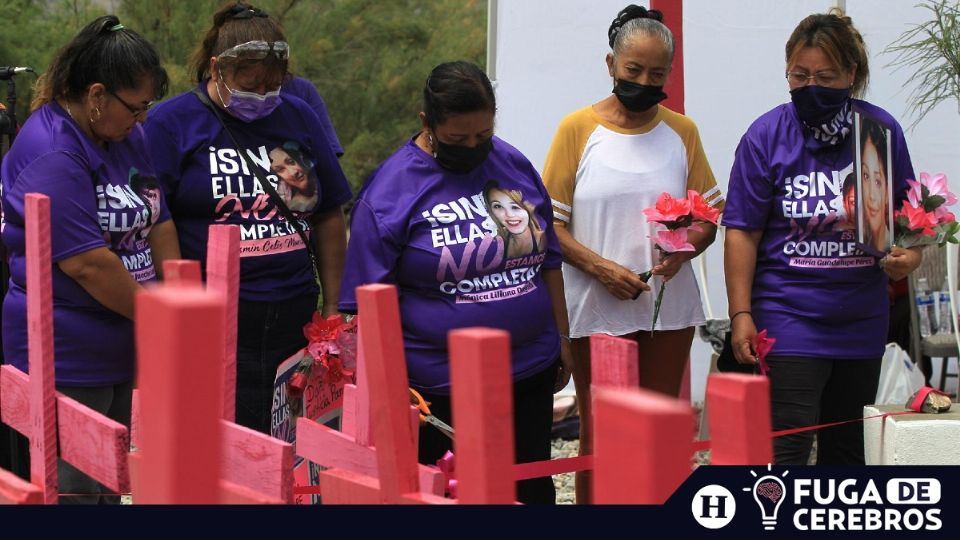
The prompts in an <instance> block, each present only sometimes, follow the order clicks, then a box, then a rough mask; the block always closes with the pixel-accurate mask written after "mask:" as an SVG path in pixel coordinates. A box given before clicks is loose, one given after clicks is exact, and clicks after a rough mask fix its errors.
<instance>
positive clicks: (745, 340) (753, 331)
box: [730, 313, 759, 365]
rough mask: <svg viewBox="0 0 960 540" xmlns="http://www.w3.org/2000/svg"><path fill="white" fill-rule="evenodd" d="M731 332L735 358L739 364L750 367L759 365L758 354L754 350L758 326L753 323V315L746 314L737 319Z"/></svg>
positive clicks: (734, 320)
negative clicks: (754, 339)
mask: <svg viewBox="0 0 960 540" xmlns="http://www.w3.org/2000/svg"><path fill="white" fill-rule="evenodd" d="M730 332H731V335H730V343H731V345H733V357H734V358H736V359H737V362H739V363H741V364H749V365H754V364H757V363H759V360H758V359H757V353H756V351H754V350H753V338H754V337H756V335H757V326H756V324H755V323H754V322H753V315H751V314H749V313H744V314H743V315H740V316H738V317H735V318H734V319H733V326H732V328H731V329H730Z"/></svg>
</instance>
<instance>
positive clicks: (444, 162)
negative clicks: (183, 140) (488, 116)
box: [435, 137, 493, 173]
mask: <svg viewBox="0 0 960 540" xmlns="http://www.w3.org/2000/svg"><path fill="white" fill-rule="evenodd" d="M436 143H437V149H436V153H435V156H436V158H437V162H438V163H439V164H440V166H441V167H443V168H444V169H447V170H448V171H453V172H455V173H468V172H470V171H472V170H474V169H476V168H477V167H479V166H480V165H481V164H482V163H483V162H484V161H486V159H487V156H488V155H490V151H491V150H493V137H491V138H489V139H487V140H485V141H483V142H482V143H480V144H478V145H477V146H475V147H473V148H469V147H466V146H460V145H456V144H446V143H443V142H440V140H439V139H437V141H436Z"/></svg>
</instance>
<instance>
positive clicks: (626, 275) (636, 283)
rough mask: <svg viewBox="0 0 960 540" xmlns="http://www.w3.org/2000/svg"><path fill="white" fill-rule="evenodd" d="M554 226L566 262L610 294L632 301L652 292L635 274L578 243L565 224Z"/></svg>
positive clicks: (559, 223)
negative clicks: (594, 279)
mask: <svg viewBox="0 0 960 540" xmlns="http://www.w3.org/2000/svg"><path fill="white" fill-rule="evenodd" d="M553 224H554V230H556V231H557V238H559V239H560V248H561V249H562V250H563V260H564V262H566V263H567V264H570V265H572V266H573V267H574V268H577V269H579V270H581V271H583V272H585V273H587V274H589V275H591V276H593V277H594V278H596V279H597V280H598V281H600V283H602V284H603V286H604V287H606V288H607V291H609V292H610V294H612V295H613V296H615V297H617V298H619V299H620V300H632V299H633V298H635V297H636V296H637V294H639V293H640V292H641V291H649V290H650V286H649V285H647V284H646V283H644V282H643V280H642V279H640V278H639V277H638V276H637V274H635V273H634V272H631V271H630V270H629V269H627V268H625V267H623V266H622V265H620V264H618V263H616V262H614V261H611V260H608V259H604V258H603V257H601V256H600V255H598V254H596V253H594V252H593V251H591V250H590V249H589V248H587V247H586V246H584V245H583V244H581V243H580V242H577V241H576V240H575V239H574V238H573V235H572V234H570V231H568V230H567V227H566V224H565V223H563V222H562V221H554V222H553Z"/></svg>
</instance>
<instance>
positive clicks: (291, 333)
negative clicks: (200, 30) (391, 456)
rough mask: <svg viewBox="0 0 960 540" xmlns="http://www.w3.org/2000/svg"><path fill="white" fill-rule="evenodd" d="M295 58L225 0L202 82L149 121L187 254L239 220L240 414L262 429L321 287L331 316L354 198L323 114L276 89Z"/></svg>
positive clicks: (246, 11) (245, 10)
mask: <svg viewBox="0 0 960 540" xmlns="http://www.w3.org/2000/svg"><path fill="white" fill-rule="evenodd" d="M289 59H290V48H289V46H288V44H287V42H286V37H285V35H284V33H283V29H282V28H281V26H280V23H279V22H278V21H277V20H276V19H274V18H273V17H270V16H268V15H267V14H266V13H265V12H263V11H262V10H260V9H258V8H256V7H254V6H251V5H249V4H246V3H243V2H237V3H231V4H229V5H226V6H224V7H223V8H221V9H220V10H219V11H218V12H217V13H215V14H214V16H213V25H212V26H211V27H210V28H209V29H208V30H207V33H206V36H205V37H204V39H203V42H202V43H201V44H200V47H198V49H197V51H196V53H195V54H194V58H193V67H194V69H195V73H196V78H197V86H196V87H195V88H194V89H193V90H192V91H188V92H184V93H183V94H180V95H178V96H175V97H173V98H171V99H169V100H167V101H165V102H164V103H162V104H160V105H159V106H157V109H156V111H154V112H153V113H152V114H151V115H150V121H149V122H147V125H146V130H147V134H148V135H149V136H150V140H151V148H150V152H151V153H152V156H153V160H154V163H156V164H157V173H158V178H159V179H160V182H161V185H162V186H163V189H164V193H165V195H166V197H167V200H168V201H169V203H170V211H171V213H172V214H173V219H174V221H176V223H177V234H178V236H179V240H180V249H181V250H182V251H183V255H184V257H186V258H189V259H196V260H200V261H201V262H205V261H206V253H207V238H208V231H209V228H210V225H211V224H225V225H237V226H239V227H240V303H239V308H238V314H237V326H238V327H237V392H236V411H237V413H236V420H237V423H238V424H240V425H243V426H246V427H249V428H251V429H255V430H257V431H260V432H263V433H269V432H270V429H271V415H270V412H271V407H272V404H273V394H274V379H275V377H276V370H277V366H278V365H279V364H280V363H281V362H283V361H284V360H285V359H287V358H288V357H289V356H291V355H292V354H294V353H296V352H297V351H298V350H299V349H301V348H302V347H304V346H305V345H306V344H307V340H306V338H305V337H304V334H303V327H304V325H305V324H307V323H308V322H310V319H311V317H312V316H313V314H314V313H315V312H316V311H317V309H318V307H317V300H318V293H319V294H321V295H322V300H323V305H322V307H321V308H320V309H321V310H322V313H323V315H324V316H330V315H333V314H334V313H336V310H337V300H338V298H339V294H340V275H341V273H342V271H343V258H344V254H345V252H346V243H347V238H346V222H345V220H344V217H343V211H342V210H341V207H342V205H343V204H344V203H346V202H347V201H349V200H350V198H351V195H352V194H351V192H350V187H349V185H348V184H347V180H346V177H345V176H344V174H343V170H342V169H341V167H340V163H339V161H337V156H336V155H335V154H334V151H333V149H332V145H331V141H330V139H329V137H328V136H327V133H326V132H324V130H323V129H322V127H321V124H320V121H319V119H318V117H317V115H316V113H314V111H313V110H312V109H310V107H309V106H308V105H307V104H306V103H304V102H303V101H302V100H300V99H297V98H288V97H285V96H283V95H282V94H281V92H280V88H281V83H283V81H284V80H285V78H286V77H287V67H288V63H289ZM270 187H272V188H273V189H272V190H270V189H269V188H270ZM271 191H273V192H272V193H271ZM314 255H315V257H314ZM314 262H316V266H314Z"/></svg>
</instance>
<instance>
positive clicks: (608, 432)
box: [593, 388, 693, 504]
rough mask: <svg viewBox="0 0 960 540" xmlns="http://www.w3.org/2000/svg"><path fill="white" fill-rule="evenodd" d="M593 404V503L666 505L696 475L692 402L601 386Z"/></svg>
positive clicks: (651, 393) (640, 391)
mask: <svg viewBox="0 0 960 540" xmlns="http://www.w3.org/2000/svg"><path fill="white" fill-rule="evenodd" d="M593 404H594V414H593V417H594V431H593V437H594V442H593V445H594V456H593V463H594V471H593V502H594V503H595V504H663V502H665V501H666V500H667V499H668V498H669V497H670V495H671V494H672V493H673V492H674V491H675V490H676V488H677V487H678V486H679V485H680V484H682V483H683V481H684V480H685V479H686V478H687V476H689V474H690V470H691V467H690V456H691V455H692V453H693V452H692V440H691V436H690V433H691V426H692V425H693V410H692V409H691V407H690V405H689V404H687V403H684V402H681V401H679V400H676V399H673V398H669V397H666V396H663V395H661V394H657V393H655V392H651V391H649V390H641V389H631V390H626V389H615V388H598V389H597V390H596V393H595V394H594V399H593Z"/></svg>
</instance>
